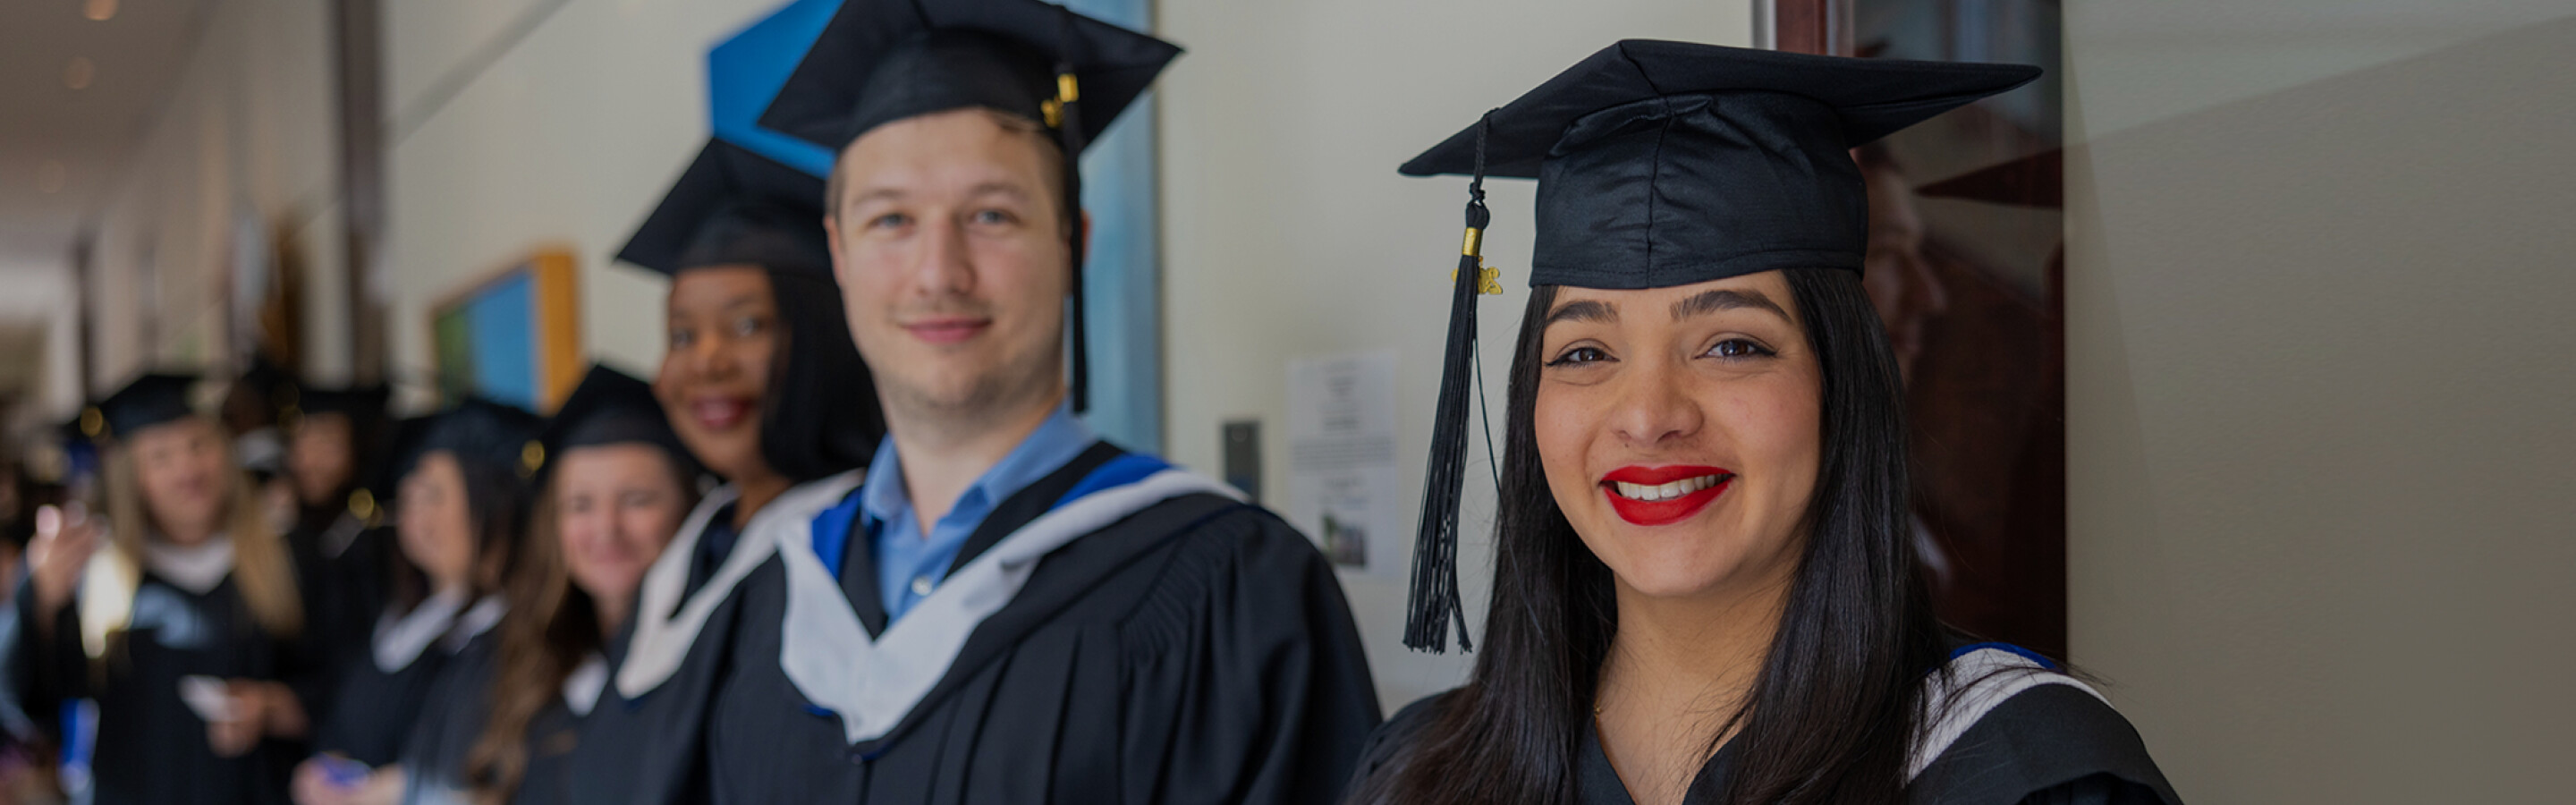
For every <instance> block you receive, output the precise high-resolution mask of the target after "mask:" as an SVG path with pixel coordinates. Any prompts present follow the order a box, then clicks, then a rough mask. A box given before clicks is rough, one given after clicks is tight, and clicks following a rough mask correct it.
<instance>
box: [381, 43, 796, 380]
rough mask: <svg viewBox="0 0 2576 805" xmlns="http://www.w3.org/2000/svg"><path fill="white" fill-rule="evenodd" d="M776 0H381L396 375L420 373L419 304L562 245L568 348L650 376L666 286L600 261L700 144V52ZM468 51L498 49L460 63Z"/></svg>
mask: <svg viewBox="0 0 2576 805" xmlns="http://www.w3.org/2000/svg"><path fill="white" fill-rule="evenodd" d="M778 4H779V3H778V2H775V1H774V0H569V2H565V3H562V4H560V7H555V6H556V4H555V3H552V2H550V0H469V1H468V2H452V3H451V2H439V3H412V2H388V3H386V6H387V8H388V18H387V20H386V27H387V31H386V39H387V43H388V47H389V52H388V53H387V62H388V75H387V81H386V84H387V88H388V90H387V91H388V93H389V96H388V99H387V103H388V105H390V106H391V107H392V108H393V110H394V112H393V114H394V115H395V120H394V132H393V133H394V135H395V136H396V137H398V138H399V139H397V140H396V141H395V142H394V143H393V144H392V149H391V154H390V162H391V166H390V175H389V177H388V182H389V184H390V195H389V198H388V209H389V213H390V218H389V221H388V224H387V226H388V228H389V229H390V230H391V232H390V237H391V239H392V242H391V244H390V248H389V252H388V267H389V268H390V269H391V274H392V276H391V278H390V279H391V284H390V287H391V289H392V291H393V300H394V304H393V310H392V314H393V319H392V322H393V324H392V344H393V346H394V365H395V366H396V367H397V370H398V371H400V372H402V373H403V374H404V375H405V376H407V377H418V378H424V379H425V378H426V377H427V376H428V373H429V371H430V350H429V329H428V327H429V325H428V309H429V306H430V305H431V304H432V303H434V302H435V301H436V300H438V299H440V298H442V297H444V296H446V295H448V294H451V293H454V292H456V291H458V290H460V289H463V288H465V287H468V286H470V285H472V284H474V283H476V282H478V281H480V280H482V279H484V278H486V277H489V276H490V275H491V273H492V272H493V271H495V270H497V269H499V268H501V267H503V266H504V265H506V264H507V263H509V262H510V261H513V260H516V259H517V258H519V257H520V256H523V255H525V254H527V253H529V252H530V251H531V250H534V249H537V248H540V247H547V246H561V247H568V248H571V249H572V250H573V251H574V253H575V254H577V255H578V256H579V260H578V262H579V266H580V279H579V283H580V295H581V299H582V305H581V313H580V316H581V332H582V342H583V344H582V346H583V349H584V350H585V351H587V352H588V353H590V354H592V355H594V356H596V357H598V358H599V359H601V360H604V361H607V362H609V363H611V364H614V365H616V366H618V367H620V368H622V369H625V370H627V371H629V372H634V373H639V374H648V375H649V374H650V373H651V371H652V370H653V368H654V367H655V366H656V365H658V364H659V362H660V360H661V340H662V316H661V308H662V293H663V289H664V287H665V286H664V285H663V283H662V280H661V279H660V278H658V277H653V276H650V275H648V274H646V273H645V272H642V271H640V270H638V269H636V268H634V267H631V266H625V265H621V264H612V262H611V261H610V257H611V256H613V255H614V254H616V252H617V248H618V247H619V246H622V245H624V244H625V241H626V237H627V236H628V235H630V234H632V233H633V231H634V227H635V225H636V224H637V223H639V222H641V221H642V220H643V218H644V214H645V213H646V212H648V211H650V210H651V209H652V205H653V203H654V202H656V201H658V200H660V198H661V196H662V191H663V190H665V189H667V188H668V187H669V186H670V183H671V181H672V180H673V179H675V178H677V177H678V176H679V173H680V169H681V168H682V167H685V166H686V165H687V164H688V161H689V159H690V157H692V156H694V155H696V153H697V149H698V146H699V145H700V144H701V143H702V142H704V141H705V139H706V136H707V134H706V133H707V107H706V51H707V48H709V47H710V46H713V45H714V44H715V43H716V42H717V41H718V40H721V39H723V38H725V37H727V36H730V35H732V34H733V33H734V32H735V31H737V30H739V29H740V28H741V27H742V26H744V25H748V24H750V23H751V22H752V21H754V20H756V19H758V18H759V17H760V16H762V15H765V14H767V13H768V12H769V11H771V10H773V9H774V8H775V7H776V6H777V5H778ZM550 7H552V8H553V10H552V11H551V13H545V12H546V10H547V9H548V8H550ZM530 20H535V23H534V25H533V27H532V28H529V27H524V26H522V23H524V22H527V21H530ZM518 30H525V31H526V35H525V37H524V38H522V39H516V40H515V41H514V40H512V39H511V38H510V34H511V33H512V32H513V31H518ZM478 53H499V54H501V55H500V57H499V58H498V59H497V60H494V61H490V62H489V63H488V65H489V66H488V68H485V69H480V70H471V69H467V70H462V71H460V67H459V66H460V65H473V64H481V62H478V61H476V56H477V54H478ZM460 75H462V76H470V79H469V80H465V81H463V82H462V83H458V82H457V81H455V80H454V77H456V76H460ZM444 87H453V88H455V94H454V95H453V97H452V98H450V99H448V100H446V101H445V102H444V103H443V104H442V103H438V102H437V101H436V100H435V99H436V97H437V93H438V92H439V91H440V90H441V89H442V88H444ZM424 390H425V389H424Z"/></svg>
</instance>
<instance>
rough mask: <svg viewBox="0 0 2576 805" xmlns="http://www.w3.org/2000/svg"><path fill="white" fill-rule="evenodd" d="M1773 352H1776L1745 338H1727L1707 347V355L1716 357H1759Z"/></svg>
mask: <svg viewBox="0 0 2576 805" xmlns="http://www.w3.org/2000/svg"><path fill="white" fill-rule="evenodd" d="M1773 354H1776V353H1773V352H1772V351H1771V348H1769V347H1765V346H1763V345H1761V344H1759V343H1756V342H1754V341H1753V340H1751V339H1745V338H1729V339H1726V340H1724V341H1719V342H1717V344H1716V345H1715V346H1712V347H1709V348H1708V355H1709V356H1710V357H1716V358H1730V359H1733V358H1759V357H1766V356H1770V355H1773Z"/></svg>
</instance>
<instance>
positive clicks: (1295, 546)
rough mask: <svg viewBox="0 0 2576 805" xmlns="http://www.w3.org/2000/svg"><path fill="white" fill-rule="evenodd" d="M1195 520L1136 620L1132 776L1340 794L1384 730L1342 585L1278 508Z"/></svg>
mask: <svg viewBox="0 0 2576 805" xmlns="http://www.w3.org/2000/svg"><path fill="white" fill-rule="evenodd" d="M1195 530H1197V531H1198V532H1200V533H1196V534H1193V535H1191V536H1189V537H1185V538H1184V539H1186V540H1189V542H1188V543H1187V544H1185V545H1184V547H1183V549H1182V550H1181V551H1180V553H1179V554H1178V555H1176V556H1175V557H1173V560H1172V561H1173V568H1172V572H1171V574H1170V576H1169V577H1168V578H1169V579H1170V587H1169V588H1168V590H1167V592H1166V594H1164V595H1158V596H1155V597H1154V598H1151V599H1148V600H1147V601H1146V602H1145V605H1144V606H1143V607H1141V608H1140V611H1139V612H1138V613H1137V616H1136V618H1135V622H1134V625H1133V626H1131V627H1130V628H1129V630H1128V631H1129V634H1128V636H1127V639H1128V641H1129V642H1130V644H1131V646H1132V648H1131V651H1132V652H1133V653H1132V655H1131V657H1130V659H1129V660H1128V673H1129V674H1130V675H1131V677H1132V678H1133V679H1134V680H1135V681H1134V683H1133V684H1132V687H1131V691H1130V695H1131V696H1132V697H1133V698H1132V699H1131V701H1133V702H1134V703H1135V704H1134V707H1133V708H1132V709H1131V710H1130V711H1129V712H1128V715H1127V719H1126V721H1127V732H1128V734H1129V735H1131V736H1133V737H1132V738H1131V739H1130V740H1129V742H1128V745H1127V746H1126V747H1125V752H1126V753H1127V766H1128V768H1130V769H1131V770H1133V771H1134V772H1136V775H1135V777H1134V778H1133V779H1134V780H1136V781H1138V782H1140V783H1141V782H1143V781H1158V783H1157V784H1159V785H1161V786H1163V789H1162V790H1163V792H1164V793H1165V794H1167V795H1170V796H1171V797H1172V801H1181V802H1241V803H1247V805H1257V804H1258V803H1279V804H1280V805H1288V804H1289V803H1325V802H1331V801H1333V800H1334V799H1335V798H1336V796H1337V794H1338V793H1339V788H1340V783H1341V781H1343V780H1345V779H1347V778H1348V777H1349V776H1350V773H1351V770H1352V768H1354V767H1355V766H1356V765H1357V763H1358V760H1359V754H1360V748H1361V745H1362V743H1363V742H1364V740H1365V739H1366V736H1367V735H1368V734H1369V733H1370V731H1371V730H1373V729H1375V728H1376V727H1377V726H1378V706H1377V692H1376V689H1375V687H1374V686H1373V685H1372V684H1371V681H1370V678H1369V672H1368V667H1367V661H1366V657H1365V656H1363V654H1362V653H1361V651H1360V649H1359V648H1358V646H1359V635H1358V633H1357V629H1356V627H1355V626H1354V625H1353V622H1352V620H1351V615H1350V609H1349V606H1348V604H1347V603H1345V602H1344V600H1343V598H1342V591H1341V585H1340V583H1339V581H1338V580H1336V579H1335V578H1334V576H1333V571H1332V568H1331V566H1330V565H1329V564H1328V563H1326V562H1325V561H1324V559H1323V557H1322V555H1320V554H1318V553H1317V552H1316V551H1315V549H1314V547H1313V546H1312V544H1311V543H1309V542H1308V541H1307V540H1306V538H1305V537H1304V536H1303V535H1300V534H1298V533H1297V532H1296V531H1295V530H1293V529H1290V528H1289V527H1288V526H1287V525H1286V524H1285V523H1282V522H1280V521H1279V520H1278V518H1276V517H1274V516H1271V515H1270V514H1269V513H1268V512H1264V511H1261V510H1258V509H1252V508H1240V509H1235V510H1233V511H1231V512H1229V513H1228V514H1226V515H1223V516H1220V517H1218V518H1215V519H1213V520H1210V521H1209V522H1208V523H1206V524H1205V525H1203V526H1200V527H1199V528H1198V529H1195ZM1151 792H1152V789H1151V788H1150V787H1148V786H1142V785H1140V786H1139V787H1137V788H1135V789H1132V790H1130V792H1129V794H1130V798H1129V801H1131V802H1144V801H1151V799H1152V797H1151V796H1150V794H1151Z"/></svg>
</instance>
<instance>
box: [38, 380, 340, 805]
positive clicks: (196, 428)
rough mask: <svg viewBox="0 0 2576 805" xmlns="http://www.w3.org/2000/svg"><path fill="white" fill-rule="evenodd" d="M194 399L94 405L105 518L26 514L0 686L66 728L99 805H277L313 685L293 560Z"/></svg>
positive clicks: (168, 388) (223, 437) (133, 395)
mask: <svg viewBox="0 0 2576 805" xmlns="http://www.w3.org/2000/svg"><path fill="white" fill-rule="evenodd" d="M196 383H197V378H194V377H190V376H184V375H171V374H146V375H143V376H142V377H139V378H137V379H136V380H134V381H133V382H132V383H130V384H128V385H126V386H125V387H124V388H123V389H122V390H120V391H118V392H117V393H116V394H114V395H112V396H110V397H108V398H107V399H106V400H104V401H102V402H101V403H100V404H99V408H100V409H101V412H102V413H101V416H100V424H101V425H102V426H103V427H102V428H101V429H100V430H101V432H102V434H103V435H104V437H105V441H106V448H107V449H106V461H105V473H104V474H105V478H106V488H107V502H108V511H109V517H107V518H105V519H101V518H97V517H93V516H91V515H90V514H89V513H88V512H87V511H86V510H85V509H84V508H82V507H79V506H67V507H64V508H60V509H56V508H46V509H40V510H39V511H38V515H37V516H38V522H37V529H36V535H35V539H34V541H33V543H32V544H30V546H29V548H28V553H29V562H28V567H29V572H28V578H27V582H26V584H25V585H24V586H23V587H22V588H21V589H20V590H19V591H18V601H17V606H18V618H17V633H16V635H15V636H14V639H13V640H11V641H10V646H9V651H11V652H12V654H13V656H12V657H10V658H9V663H8V666H9V668H10V671H11V673H10V679H9V685H10V687H11V689H12V690H13V692H14V693H16V694H17V696H18V701H19V702H21V703H22V704H23V705H24V706H25V707H26V709H27V712H28V713H29V715H30V716H31V717H33V718H34V719H35V720H36V721H37V723H39V724H46V725H48V726H51V725H55V724H60V723H62V722H63V721H70V722H74V723H75V724H77V725H78V726H77V727H76V728H72V729H69V730H66V731H69V732H72V733H74V736H73V737H76V738H80V739H81V740H77V741H72V742H71V744H70V745H67V746H66V747H65V751H66V752H67V753H70V754H78V755H84V756H85V757H84V758H83V761H84V763H83V765H85V766H86V767H87V768H88V769H89V770H90V772H91V773H90V775H89V779H90V783H89V789H88V795H89V797H90V800H91V801H92V802H96V803H101V804H102V805H114V804H115V803H253V802H281V801H284V799H285V797H286V779H285V775H284V774H283V773H282V771H283V769H284V768H285V765H284V763H285V761H286V760H287V755H286V754H285V753H288V752H291V751H293V747H294V743H292V742H293V741H295V740H296V739H300V738H301V737H303V736H304V734H305V733H306V732H307V730H308V728H309V724H308V723H307V715H306V714H307V713H308V712H309V711H310V709H311V707H312V706H313V702H311V701H310V694H309V693H307V692H305V691H307V690H309V689H310V688H309V687H307V686H309V685H311V684H312V683H313V682H314V680H316V679H318V677H319V676H320V675H321V669H320V663H319V662H318V660H317V659H316V658H314V657H313V656H312V652H311V651H310V650H309V647H307V646H305V645H304V644H302V643H301V642H300V641H298V640H297V638H298V637H299V636H300V635H301V634H302V632H303V630H304V621H305V616H306V612H305V603H304V601H303V600H302V597H301V595H300V593H299V591H298V590H297V587H296V576H297V571H296V568H295V566H294V560H293V557H292V554H291V552H290V551H289V550H288V549H287V547H286V544H285V541H284V539H282V538H281V537H280V536H279V534H278V532H277V531H276V529H275V528H273V527H272V526H271V524H270V523H269V522H268V521H267V518H266V517H265V515H264V514H263V513H262V512H261V510H260V507H259V504H258V501H257V498H256V492H255V490H254V489H253V488H252V486H251V484H250V482H249V480H248V478H247V477H246V475H245V473H243V472H242V471H241V470H240V469H239V467H238V466H237V465H236V464H235V463H234V460H233V456H232V440H231V438H230V436H229V434H227V433H226V432H225V431H224V429H223V427H222V426H221V425H220V424H219V423H218V422H217V421H216V420H215V419H214V418H213V417H211V416H207V415H205V414H201V413H199V412H198V411H197V410H196V408H195V407H194V406H193V405H192V404H191V399H192V396H193V395H192V393H191V391H192V389H193V387H194V386H195V385H196ZM290 683H294V684H293V685H290ZM84 699H85V700H89V701H90V702H93V703H94V707H93V706H86V705H84V706H73V707H71V708H70V712H72V713H73V714H75V715H74V716H73V717H70V718H65V719H62V720H59V721H58V720H57V719H56V718H55V717H54V716H55V714H57V713H64V712H66V705H70V704H72V703H74V702H75V700H84ZM93 714H94V716H93ZM57 737H61V736H60V735H59V733H58V735H57ZM84 744H85V745H84Z"/></svg>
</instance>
